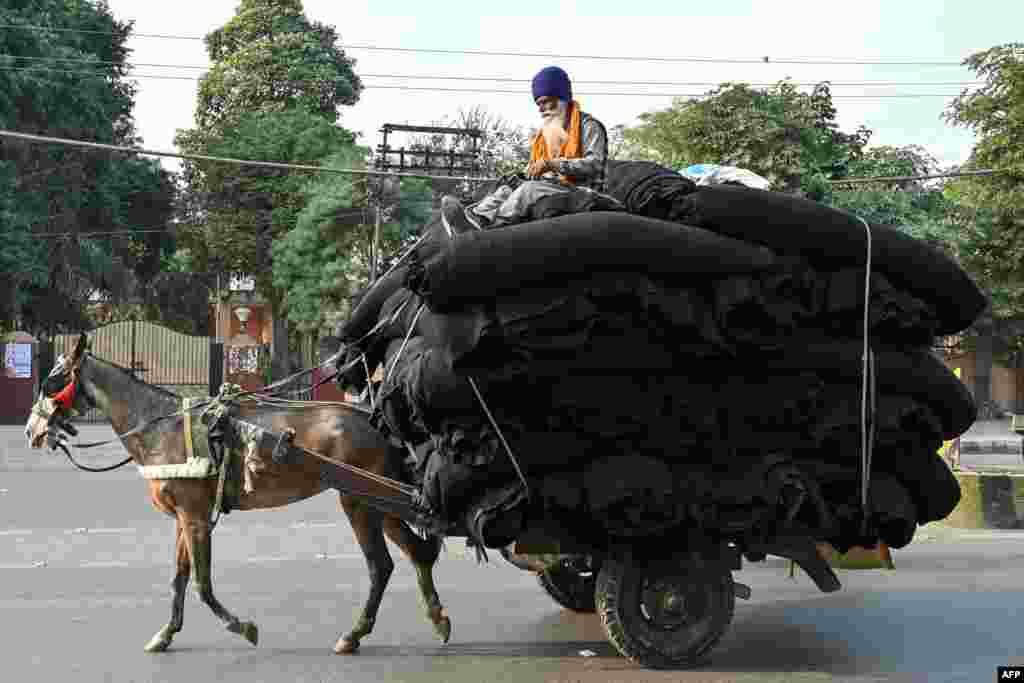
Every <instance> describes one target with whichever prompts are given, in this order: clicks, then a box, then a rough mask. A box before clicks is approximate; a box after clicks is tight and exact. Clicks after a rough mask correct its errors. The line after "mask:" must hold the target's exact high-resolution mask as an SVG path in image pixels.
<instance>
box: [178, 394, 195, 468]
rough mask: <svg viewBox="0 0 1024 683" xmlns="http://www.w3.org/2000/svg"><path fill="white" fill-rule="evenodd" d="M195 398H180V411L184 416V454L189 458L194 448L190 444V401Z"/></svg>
mask: <svg viewBox="0 0 1024 683" xmlns="http://www.w3.org/2000/svg"><path fill="white" fill-rule="evenodd" d="M194 401H195V399H192V398H185V399H182V402H181V403H182V405H181V412H183V413H184V418H185V456H186V457H187V458H188V459H189V460H191V459H192V457H193V456H194V454H195V449H194V447H193V445H192V403H193V402H194Z"/></svg>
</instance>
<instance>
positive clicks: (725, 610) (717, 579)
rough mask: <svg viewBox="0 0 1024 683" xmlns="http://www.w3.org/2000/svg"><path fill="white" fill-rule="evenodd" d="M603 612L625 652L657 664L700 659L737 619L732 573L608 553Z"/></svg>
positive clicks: (600, 583)
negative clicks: (645, 561) (654, 563)
mask: <svg viewBox="0 0 1024 683" xmlns="http://www.w3.org/2000/svg"><path fill="white" fill-rule="evenodd" d="M596 596H597V611H598V613H599V614H600V615H601V625H602V626H603V627H604V631H605V634H606V635H607V636H608V640H609V641H610V642H611V644H612V645H614V646H615V649H617V650H618V651H619V652H620V653H621V654H622V655H623V656H624V657H626V658H628V659H630V660H631V661H633V662H636V663H637V664H639V665H641V666H644V667H648V668H652V669H668V668H685V667H692V666H696V665H697V664H700V663H701V662H700V660H701V658H702V657H703V656H704V655H705V654H707V653H708V652H709V651H710V650H711V648H713V647H714V646H715V645H716V644H717V643H718V641H719V639H721V637H722V636H723V635H725V632H726V630H728V628H729V624H730V622H732V615H733V609H734V607H735V603H736V596H735V592H734V589H733V582H732V573H731V572H730V571H728V570H724V569H723V570H707V571H705V572H703V573H697V572H693V571H691V570H689V569H688V568H686V567H685V566H683V567H679V566H676V567H673V566H671V565H667V564H666V565H664V566H663V568H661V569H658V568H656V567H655V566H642V565H634V564H633V563H632V562H630V561H629V560H624V559H621V558H606V559H605V561H604V564H603V566H602V567H601V571H600V572H599V573H598V577H597V591H596Z"/></svg>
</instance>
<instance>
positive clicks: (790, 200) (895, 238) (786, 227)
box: [677, 185, 988, 335]
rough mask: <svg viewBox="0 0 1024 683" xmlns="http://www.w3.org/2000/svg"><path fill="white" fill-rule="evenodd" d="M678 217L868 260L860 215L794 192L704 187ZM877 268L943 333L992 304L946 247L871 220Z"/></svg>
mask: <svg viewBox="0 0 1024 683" xmlns="http://www.w3.org/2000/svg"><path fill="white" fill-rule="evenodd" d="M679 206H680V213H679V215H678V216H677V219H678V220H680V221H682V222H684V223H687V224H690V225H698V226H700V227H702V228H707V229H708V230H713V231H714V232H716V233H719V234H721V235H726V236H728V237H733V238H736V239H739V240H743V241H745V242H749V243H752V244H762V245H765V246H768V247H771V248H772V249H774V250H777V251H780V252H787V253H799V254H800V255H802V256H803V257H804V258H806V259H807V260H808V261H810V262H811V264H812V265H815V266H819V267H824V268H826V269H831V268H844V267H850V266H858V267H859V266H864V265H865V264H866V262H867V249H866V245H867V236H866V234H865V230H864V225H863V224H862V223H861V222H860V221H859V220H858V219H857V218H856V217H854V216H853V215H851V214H848V213H845V212H842V211H837V210H835V209H832V208H829V207H827V206H825V205H823V204H819V203H817V202H813V201H810V200H808V199H800V198H797V197H791V196H788V195H783V194H777V193H773V192H763V191H761V190H751V189H747V188H741V187H729V186H722V185H716V186H711V187H702V188H700V189H699V190H697V191H696V192H694V193H692V194H689V195H686V196H685V197H683V198H682V199H681V200H680V204H679ZM871 259H872V268H873V269H878V270H879V271H880V272H882V273H884V274H885V276H886V277H887V278H888V279H889V280H890V281H891V282H892V283H893V284H894V285H895V286H896V287H897V288H899V289H904V290H907V291H909V292H911V293H912V294H914V295H915V296H917V297H920V298H921V299H923V300H924V301H926V302H928V303H930V304H932V305H933V306H934V308H935V312H936V314H937V317H938V321H939V325H938V328H937V330H936V331H937V332H938V334H942V335H946V334H954V333H956V332H959V331H961V330H963V329H965V328H966V327H968V326H969V325H970V324H971V323H973V322H974V321H975V320H976V319H977V317H978V316H979V315H981V313H982V311H984V309H985V307H986V306H987V304H988V301H987V298H986V296H985V294H984V293H983V292H982V291H981V289H979V287H978V285H977V284H976V283H975V282H974V281H973V280H972V279H971V277H970V276H969V275H968V274H967V273H966V272H965V271H964V270H963V269H962V268H961V267H960V266H959V265H958V264H957V263H956V261H954V260H953V259H952V258H951V257H950V256H947V255H946V254H944V253H943V252H941V251H939V250H938V249H936V248H934V247H932V246H931V245H929V244H927V243H926V242H924V241H922V240H918V239H915V238H913V237H911V236H910V235H907V234H905V233H903V232H901V231H900V230H899V229H897V228H895V227H892V226H887V225H871Z"/></svg>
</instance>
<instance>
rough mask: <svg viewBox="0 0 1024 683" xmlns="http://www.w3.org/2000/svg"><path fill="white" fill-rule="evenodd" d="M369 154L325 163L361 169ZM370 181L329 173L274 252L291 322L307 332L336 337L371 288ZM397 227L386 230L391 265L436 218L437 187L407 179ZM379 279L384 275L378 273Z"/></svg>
mask: <svg viewBox="0 0 1024 683" xmlns="http://www.w3.org/2000/svg"><path fill="white" fill-rule="evenodd" d="M367 153H368V150H367V149H366V148H363V147H358V146H356V145H350V146H349V147H348V148H346V149H344V150H342V151H340V152H337V153H335V154H333V155H331V156H330V157H327V158H325V159H323V160H322V161H321V162H320V165H322V166H324V167H328V168H359V167H362V166H364V165H365V161H364V160H365V159H366V157H367ZM366 192H367V181H366V180H365V178H361V177H357V176H347V175H333V174H323V175H321V176H319V177H316V178H314V179H312V180H311V181H310V182H309V183H307V185H306V186H305V187H304V188H303V191H302V194H303V197H304V199H305V202H304V208H303V209H302V211H301V212H300V213H299V215H298V218H297V220H296V224H295V227H294V228H293V229H292V230H291V231H289V232H288V233H287V234H286V235H285V236H284V237H283V238H281V239H280V240H278V241H276V242H275V244H274V245H273V247H272V253H273V258H274V266H273V277H274V286H275V287H277V288H278V289H279V290H281V291H282V292H284V310H285V312H286V314H287V317H288V320H289V322H291V323H293V324H294V325H295V326H296V328H297V329H298V330H300V331H302V332H315V331H329V330H330V329H331V328H332V327H333V324H334V322H336V318H337V317H338V316H339V315H341V316H344V315H347V314H348V312H349V311H348V306H349V301H350V300H351V298H352V296H353V295H354V294H355V292H357V291H358V290H360V289H362V288H363V287H365V286H366V285H367V283H368V282H369V277H370V260H371V244H372V241H373V230H374V228H373V223H374V215H373V212H371V211H370V210H369V209H368V207H367V203H366ZM399 193H400V196H399V197H398V198H397V205H396V207H395V208H398V209H399V211H398V215H397V219H396V220H392V221H389V222H385V223H383V224H382V225H381V231H380V247H381V255H382V258H383V260H384V263H385V264H386V262H387V259H389V258H390V257H392V256H393V255H394V254H395V252H397V250H398V249H399V248H400V247H401V245H403V244H407V243H408V242H409V241H411V240H413V239H415V237H416V235H417V234H418V232H419V229H420V227H421V226H422V225H423V224H424V223H426V221H427V219H428V218H429V215H430V208H429V205H430V194H431V191H430V185H429V181H427V180H423V179H412V178H403V179H402V181H401V183H400V187H399ZM378 274H379V272H378Z"/></svg>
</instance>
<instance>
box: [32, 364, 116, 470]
mask: <svg viewBox="0 0 1024 683" xmlns="http://www.w3.org/2000/svg"><path fill="white" fill-rule="evenodd" d="M86 353H87V352H83V353H82V354H80V355H79V356H78V358H77V359H76V360H75V361H74V363H73V364H72V365H71V368H70V371H69V372H70V375H71V378H70V381H69V382H68V384H67V386H65V387H64V388H63V389H61V390H60V391H59V392H57V393H56V394H55V395H54V396H53V397H52V398H51V397H49V396H46V395H45V394H43V395H42V396H40V398H39V400H38V401H36V404H35V405H34V406H32V413H33V414H34V415H37V416H38V417H41V418H43V420H45V426H46V429H45V431H44V432H43V433H44V435H45V436H46V439H47V442H48V443H49V446H50V449H51V450H58V449H59V450H61V451H64V455H66V456H67V458H68V460H69V461H71V464H72V465H74V466H75V467H77V468H78V469H80V470H84V471H86V472H110V471H112V470H116V469H117V468H119V467H124V466H125V465H127V464H128V463H130V462H131V461H132V460H133V459H134V457H133V456H131V455H129V456H128V457H127V458H125V459H124V460H122V461H121V462H119V463H117V464H115V465H110V466H108V467H89V466H88V465H83V464H81V463H80V462H78V461H77V460H75V458H74V456H72V455H71V451H70V450H68V447H67V443H66V439H65V437H64V436H63V435H62V434H60V433H59V432H58V433H57V434H54V433H53V431H52V429H51V425H52V426H53V427H56V428H57V429H58V430H60V431H61V432H67V433H68V434H70V435H71V436H78V430H77V429H76V428H75V427H74V425H72V424H71V423H70V422H69V421H68V420H67V419H66V418H65V416H70V415H72V414H73V413H74V412H75V397H76V395H77V394H78V392H79V391H80V390H81V392H82V395H83V396H84V397H85V399H86V401H88V402H89V403H90V405H95V404H94V402H93V400H92V399H91V398H90V397H89V393H88V392H87V391H85V390H84V388H81V387H80V386H79V384H80V382H81V376H82V359H84V358H85V354H86ZM100 443H104V442H100ZM82 445H89V444H82ZM97 445H98V444H97Z"/></svg>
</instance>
